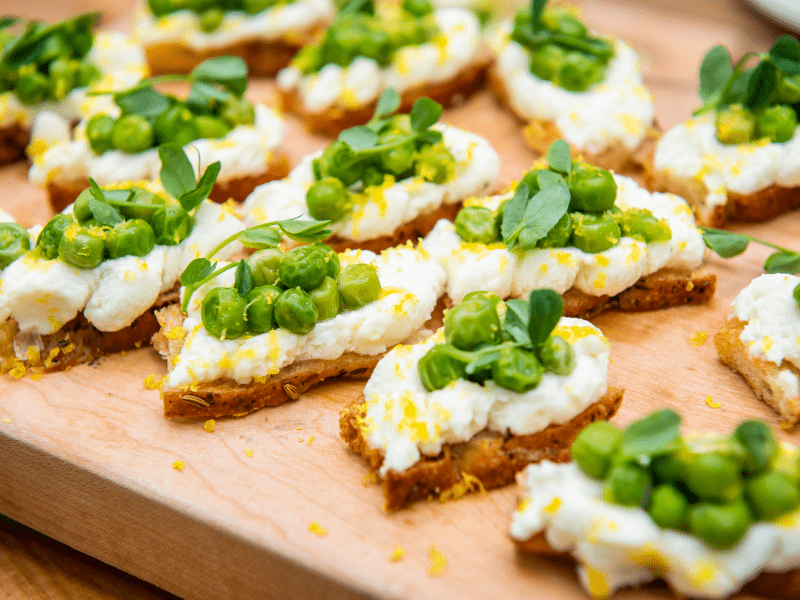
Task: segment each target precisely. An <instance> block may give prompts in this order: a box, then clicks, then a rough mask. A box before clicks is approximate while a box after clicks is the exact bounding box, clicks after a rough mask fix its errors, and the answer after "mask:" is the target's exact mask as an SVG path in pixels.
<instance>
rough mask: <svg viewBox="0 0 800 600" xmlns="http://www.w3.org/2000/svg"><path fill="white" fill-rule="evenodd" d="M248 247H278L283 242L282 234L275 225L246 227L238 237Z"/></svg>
mask: <svg viewBox="0 0 800 600" xmlns="http://www.w3.org/2000/svg"><path fill="white" fill-rule="evenodd" d="M237 239H238V240H239V241H240V242H241V243H242V244H243V245H244V246H246V247H248V248H276V247H277V246H278V244H280V243H281V234H280V233H278V231H276V230H275V228H274V227H263V228H259V229H256V228H255V227H252V228H250V229H245V230H244V231H243V232H242V233H240V234H239V237H238V238H237Z"/></svg>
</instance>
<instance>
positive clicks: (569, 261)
mask: <svg viewBox="0 0 800 600" xmlns="http://www.w3.org/2000/svg"><path fill="white" fill-rule="evenodd" d="M555 255H556V260H557V261H558V264H560V265H569V266H572V265H573V263H574V262H575V258H574V257H573V256H572V254H570V253H569V252H564V251H563V250H556V251H555Z"/></svg>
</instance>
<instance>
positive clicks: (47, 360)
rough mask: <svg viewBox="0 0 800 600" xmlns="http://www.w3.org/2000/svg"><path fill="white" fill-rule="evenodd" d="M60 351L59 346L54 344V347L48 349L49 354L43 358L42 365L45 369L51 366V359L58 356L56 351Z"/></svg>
mask: <svg viewBox="0 0 800 600" xmlns="http://www.w3.org/2000/svg"><path fill="white" fill-rule="evenodd" d="M60 351H61V348H59V347H58V346H55V347H54V348H51V349H50V354H48V355H47V358H45V359H44V366H45V368H46V369H49V368H50V367H51V366H53V360H54V359H55V357H56V356H58V353H59V352H60Z"/></svg>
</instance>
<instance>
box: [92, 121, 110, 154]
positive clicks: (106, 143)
mask: <svg viewBox="0 0 800 600" xmlns="http://www.w3.org/2000/svg"><path fill="white" fill-rule="evenodd" d="M114 123H115V120H114V117H110V116H108V115H95V116H93V117H92V118H91V119H89V121H88V122H87V123H86V137H87V138H88V140H89V147H90V148H91V149H92V152H94V153H95V154H103V153H104V152H106V151H108V150H111V149H112V148H113V147H114V143H113V142H112V141H111V132H112V131H113V130H114Z"/></svg>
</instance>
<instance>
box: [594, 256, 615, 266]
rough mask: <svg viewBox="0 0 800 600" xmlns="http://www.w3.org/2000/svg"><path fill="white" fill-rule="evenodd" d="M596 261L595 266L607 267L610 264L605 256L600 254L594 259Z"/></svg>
mask: <svg viewBox="0 0 800 600" xmlns="http://www.w3.org/2000/svg"><path fill="white" fill-rule="evenodd" d="M594 259H595V260H596V261H597V264H598V265H600V266H601V267H607V266H608V264H609V263H610V262H611V261H610V260H609V258H608V257H607V256H603V255H602V254H598V255H596V256H595V257H594Z"/></svg>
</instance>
